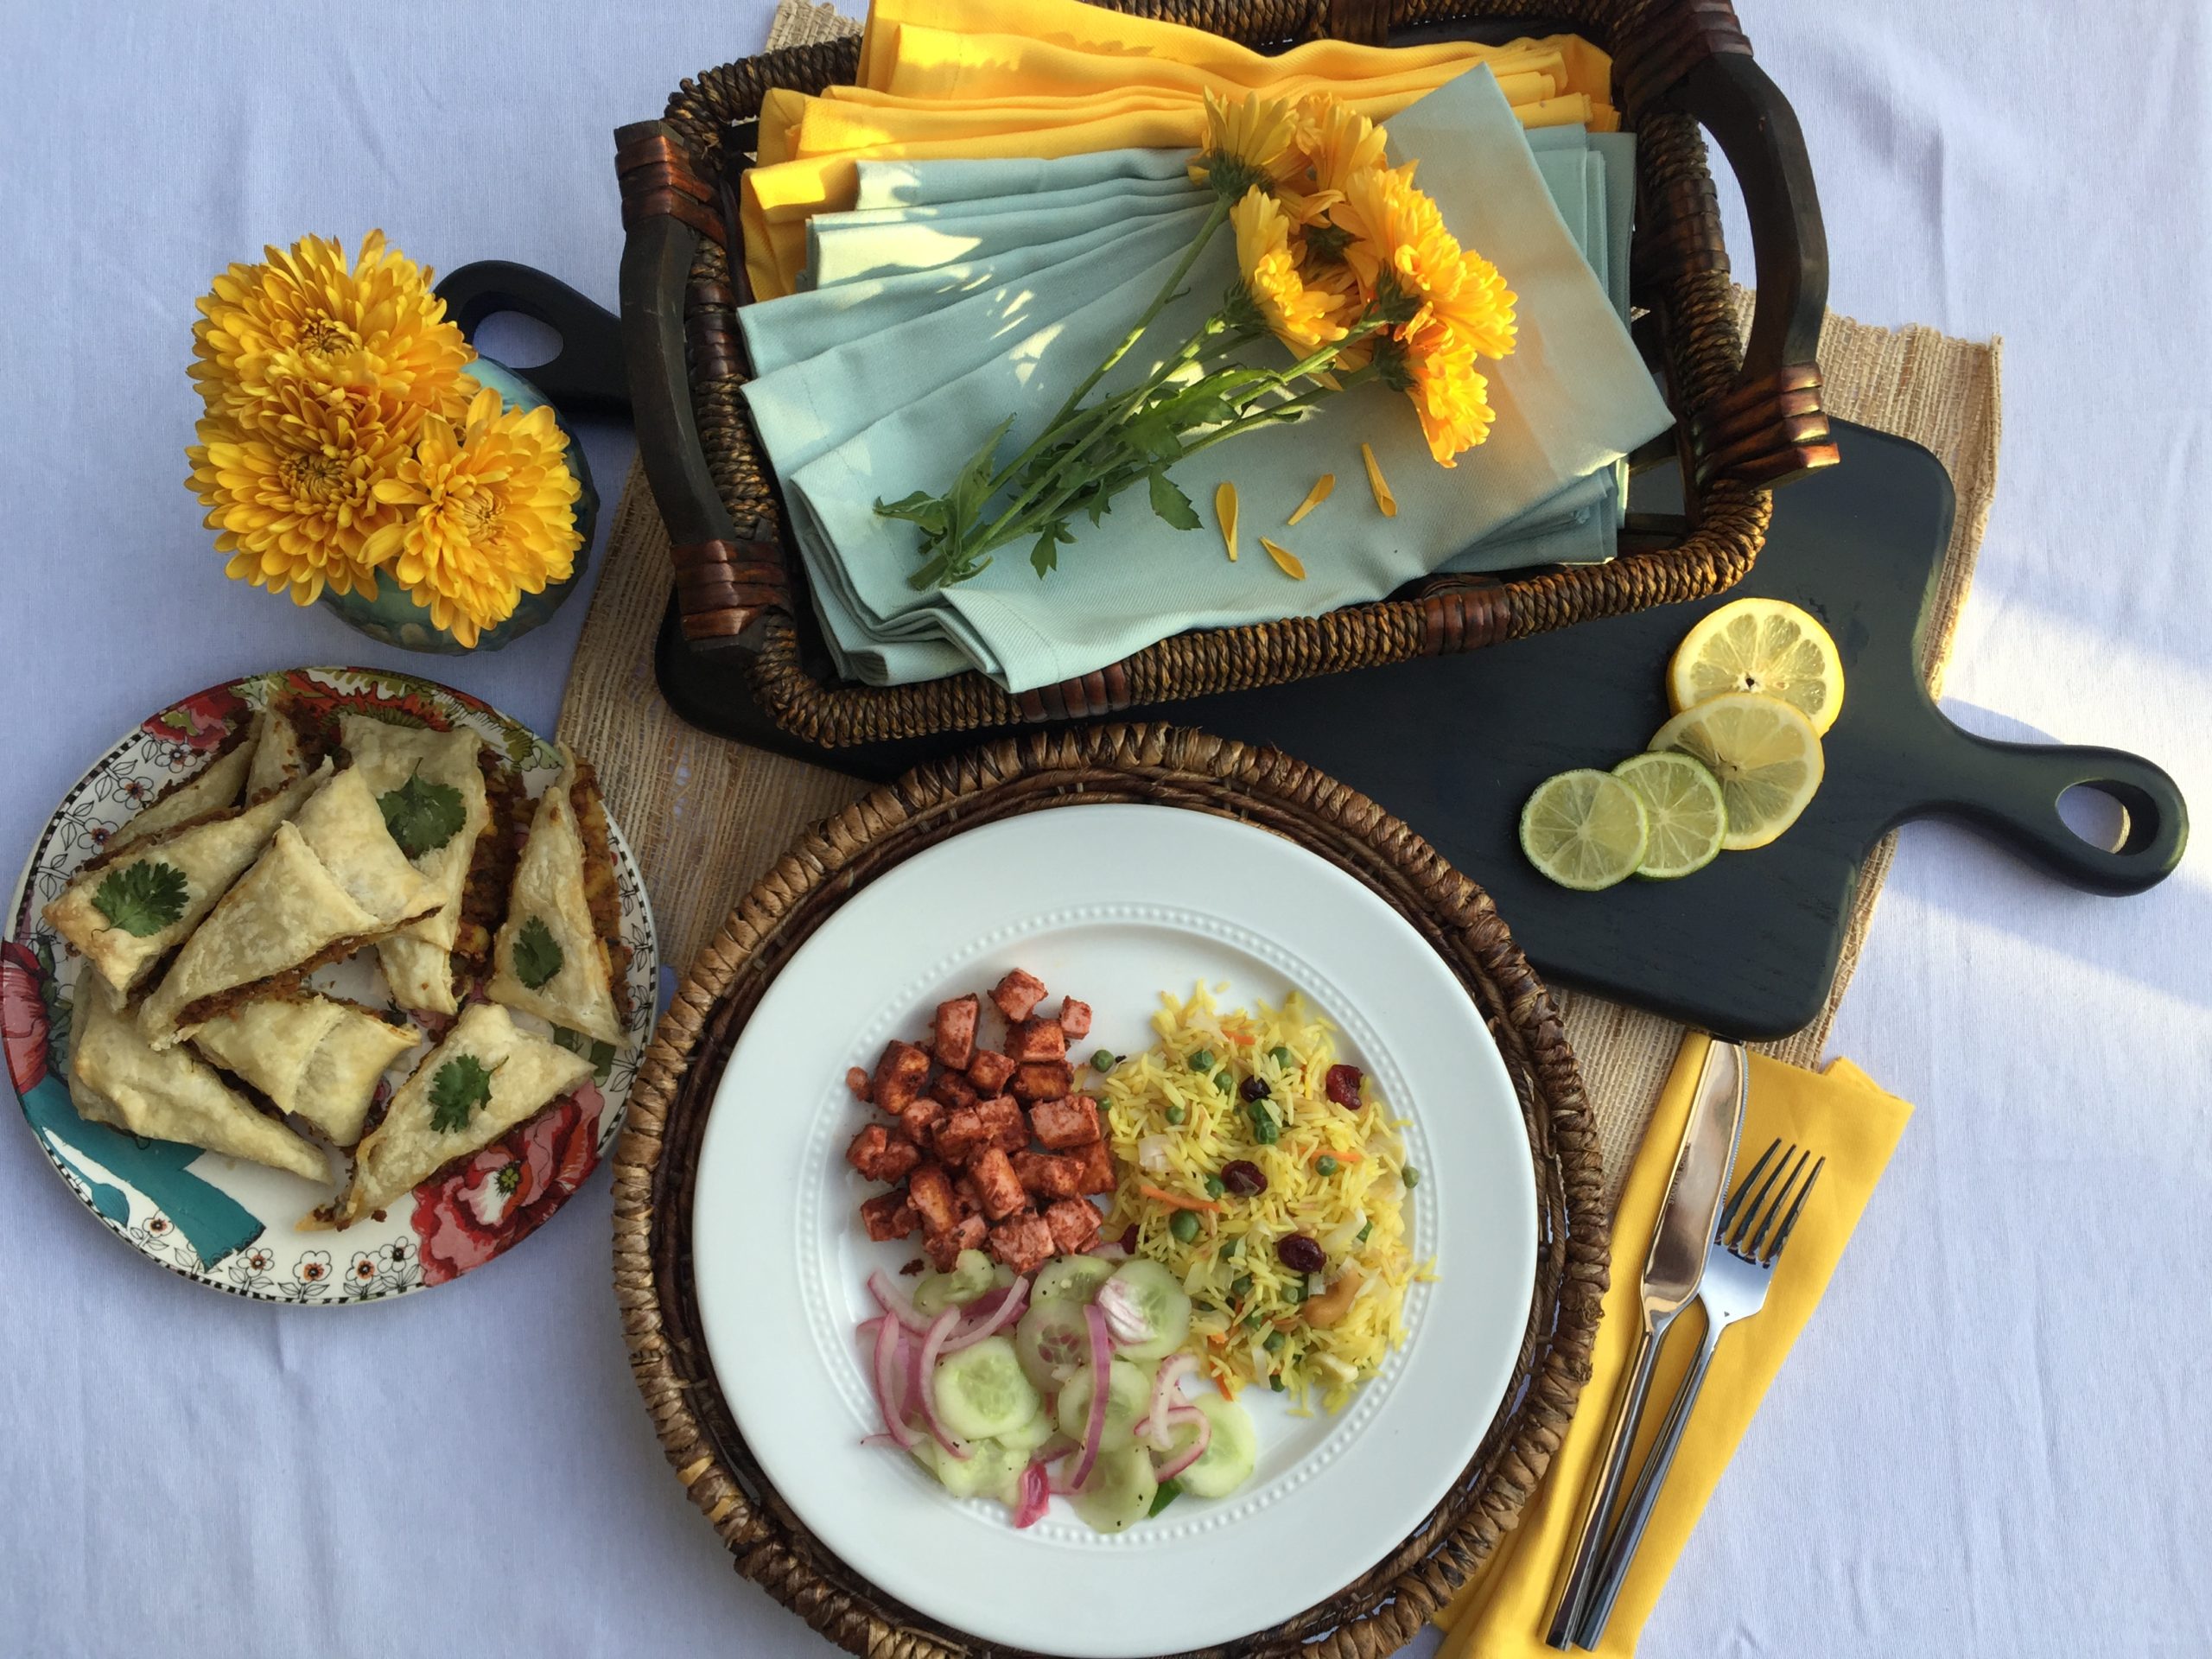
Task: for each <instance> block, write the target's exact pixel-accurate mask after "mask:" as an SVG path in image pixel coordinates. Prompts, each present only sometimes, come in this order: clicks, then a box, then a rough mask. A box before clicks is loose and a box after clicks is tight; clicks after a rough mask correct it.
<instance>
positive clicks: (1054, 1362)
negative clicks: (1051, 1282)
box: [1014, 1296, 1090, 1392]
mask: <svg viewBox="0 0 2212 1659" xmlns="http://www.w3.org/2000/svg"><path fill="white" fill-rule="evenodd" d="M1014 1351H1015V1352H1016V1353H1017V1354H1019V1355H1020V1357H1021V1369H1022V1372H1023V1374H1024V1375H1026V1376H1027V1377H1028V1378H1029V1380H1030V1381H1031V1382H1032V1383H1035V1384H1036V1385H1037V1386H1038V1387H1039V1388H1040V1389H1046V1391H1047V1392H1049V1391H1051V1390H1052V1389H1057V1388H1058V1387H1059V1386H1060V1385H1061V1384H1062V1383H1065V1382H1066V1381H1067V1380H1068V1378H1070V1377H1071V1376H1074V1375H1075V1373H1076V1368H1077V1366H1079V1365H1082V1364H1084V1363H1085V1362H1086V1361H1088V1360H1089V1359H1090V1329H1089V1327H1087V1326H1086V1325H1084V1319H1083V1304H1082V1303H1081V1302H1075V1301H1070V1300H1067V1299H1066V1298H1065V1297H1060V1296H1043V1297H1039V1298H1037V1299H1036V1300H1033V1301H1032V1302H1031V1303H1030V1304H1029V1306H1027V1307H1026V1308H1024V1309H1023V1310H1022V1314H1021V1319H1020V1323H1019V1324H1017V1325H1015V1326H1014Z"/></svg>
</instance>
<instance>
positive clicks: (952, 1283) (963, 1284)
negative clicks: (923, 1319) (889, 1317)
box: [914, 1250, 995, 1319]
mask: <svg viewBox="0 0 2212 1659" xmlns="http://www.w3.org/2000/svg"><path fill="white" fill-rule="evenodd" d="M994 1267H995V1263H994V1262H992V1260H991V1258H990V1257H989V1256H988V1255H984V1254H983V1253H982V1251H981V1250H963V1251H961V1252H960V1257H959V1260H957V1262H954V1263H953V1264H952V1271H951V1272H950V1273H925V1274H923V1275H922V1276H921V1280H920V1281H919V1282H918V1284H916V1285H915V1287H914V1307H915V1310H916V1311H917V1312H918V1313H923V1314H925V1315H927V1316H928V1317H929V1318H931V1319H935V1318H936V1317H937V1316H938V1314H940V1313H944V1310H945V1309H946V1308H948V1307H955V1306H958V1307H965V1306H967V1305H968V1304H969V1303H970V1302H972V1301H974V1300H976V1298H977V1297H978V1296H980V1295H982V1294H983V1293H984V1292H985V1291H987V1290H988V1289H989V1288H990V1287H991V1286H992V1284H993V1283H994V1282H995V1281H994V1280H993V1278H992V1271H993V1268H994Z"/></svg>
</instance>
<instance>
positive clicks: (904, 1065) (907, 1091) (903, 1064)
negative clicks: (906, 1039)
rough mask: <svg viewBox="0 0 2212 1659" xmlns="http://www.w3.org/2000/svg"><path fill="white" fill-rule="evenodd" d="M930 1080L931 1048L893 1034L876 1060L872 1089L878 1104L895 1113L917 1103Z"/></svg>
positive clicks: (895, 1114) (892, 1113) (893, 1114)
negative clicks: (903, 1039)
mask: <svg viewBox="0 0 2212 1659" xmlns="http://www.w3.org/2000/svg"><path fill="white" fill-rule="evenodd" d="M929 1080H930V1057H929V1052H928V1051H927V1050H926V1049H920V1048H917V1047H915V1046H914V1045H913V1044H912V1043H902V1042H900V1041H899V1040H898V1039H895V1038H894V1039H892V1043H891V1046H889V1047H888V1048H887V1049H885V1050H884V1051H883V1058H881V1059H880V1060H878V1061H877V1062H876V1063H875V1082H874V1085H873V1087H872V1089H871V1090H870V1092H871V1093H872V1094H873V1095H874V1099H875V1103H876V1104H877V1105H879V1106H880V1107H882V1108H883V1109H884V1110H885V1111H887V1112H888V1113H890V1114H891V1116H893V1117H896V1116H899V1113H901V1112H903V1111H905V1110H906V1109H907V1108H908V1107H909V1106H911V1105H912V1104H913V1103H914V1100H915V1097H916V1096H918V1095H919V1094H920V1093H921V1092H922V1089H923V1086H924V1085H925V1084H927V1083H928V1082H929Z"/></svg>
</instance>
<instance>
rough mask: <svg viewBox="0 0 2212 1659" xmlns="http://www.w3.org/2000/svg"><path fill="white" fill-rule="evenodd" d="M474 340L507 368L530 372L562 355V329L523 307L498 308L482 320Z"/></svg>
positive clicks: (478, 348) (491, 357) (484, 352)
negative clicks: (518, 308)
mask: <svg viewBox="0 0 2212 1659" xmlns="http://www.w3.org/2000/svg"><path fill="white" fill-rule="evenodd" d="M472 343H473V344H474V346H475V347H476V349H477V350H478V351H479V352H481V353H483V354H484V355H485V356H486V357H488V358H490V359H492V360H493V362H494V363H497V364H499V365H500V366H501V367H503V368H509V369H513V370H515V371H516V372H518V373H526V372H529V371H530V370H531V369H538V368H543V367H544V366H545V365H547V364H548V363H550V362H551V361H552V360H553V359H555V358H556V357H558V356H560V355H561V346H562V343H563V342H562V339H561V331H560V330H559V329H557V328H555V327H550V325H548V324H545V323H543V322H540V321H538V320H537V318H536V317H532V316H526V315H524V314H523V313H522V312H520V311H494V312H493V313H492V315H489V316H487V317H484V318H481V319H480V320H479V321H478V322H477V324H476V327H475V330H474V339H473V341H472Z"/></svg>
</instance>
